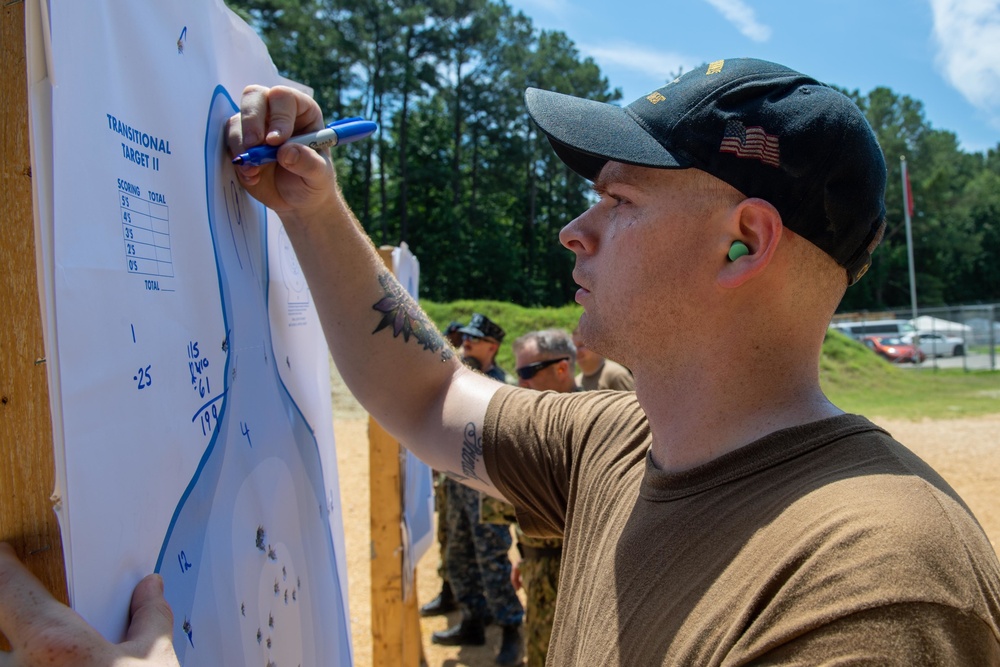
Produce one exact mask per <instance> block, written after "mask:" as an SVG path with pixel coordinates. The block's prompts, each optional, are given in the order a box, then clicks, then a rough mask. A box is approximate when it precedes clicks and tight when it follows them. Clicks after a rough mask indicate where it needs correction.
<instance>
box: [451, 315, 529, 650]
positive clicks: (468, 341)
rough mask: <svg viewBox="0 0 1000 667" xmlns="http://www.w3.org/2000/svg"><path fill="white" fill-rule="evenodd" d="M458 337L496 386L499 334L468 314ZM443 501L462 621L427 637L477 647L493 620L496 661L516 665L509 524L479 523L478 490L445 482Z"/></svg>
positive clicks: (518, 617)
mask: <svg viewBox="0 0 1000 667" xmlns="http://www.w3.org/2000/svg"><path fill="white" fill-rule="evenodd" d="M459 331H460V332H461V333H462V334H463V340H462V354H463V357H464V358H465V359H466V360H467V361H466V363H467V365H470V364H474V363H476V362H478V363H479V365H480V367H481V369H480V370H481V372H482V373H484V374H486V375H489V376H490V377H492V378H494V379H496V380H499V381H500V382H506V381H507V374H506V373H505V372H504V371H503V369H502V368H500V367H499V366H497V365H496V353H497V350H498V349H499V346H500V343H501V342H502V341H503V338H504V336H505V332H504V330H503V329H502V328H500V327H499V326H498V325H497V324H496V323H495V322H493V321H492V320H490V319H489V318H488V317H486V316H485V315H482V314H480V313H473V314H472V319H471V320H470V321H469V324H468V325H467V326H465V327H462V328H461V329H459ZM444 492H445V496H446V500H447V510H446V513H445V516H446V520H447V534H446V540H447V549H446V551H447V553H446V556H445V561H446V567H447V577H448V581H449V583H450V585H451V588H452V590H453V591H454V593H455V597H456V598H457V599H458V601H459V602H460V603H461V605H462V619H461V621H460V622H459V623H458V624H457V625H454V626H452V627H450V628H448V629H447V630H442V631H440V632H435V633H434V634H433V635H431V642H433V643H435V644H442V645H446V646H457V645H483V644H485V643H486V631H485V627H486V625H487V624H488V623H489V622H496V623H497V624H498V625H500V626H501V627H502V629H503V639H502V642H501V645H500V651H499V652H498V654H497V659H496V662H497V664H499V665H517V664H520V663H521V655H522V646H521V624H522V621H523V619H524V608H523V607H522V606H521V600H520V599H519V598H518V597H517V591H515V590H514V586H513V584H512V583H511V581H510V570H511V564H510V559H509V558H508V556H507V552H508V551H509V550H510V546H511V544H512V541H513V540H512V537H511V534H510V526H506V525H503V526H501V525H496V524H490V523H483V522H482V521H480V505H479V492H478V491H476V490H475V489H471V488H469V487H466V486H464V485H462V484H460V483H458V482H456V481H455V480H453V479H451V478H448V479H446V480H445V483H444Z"/></svg>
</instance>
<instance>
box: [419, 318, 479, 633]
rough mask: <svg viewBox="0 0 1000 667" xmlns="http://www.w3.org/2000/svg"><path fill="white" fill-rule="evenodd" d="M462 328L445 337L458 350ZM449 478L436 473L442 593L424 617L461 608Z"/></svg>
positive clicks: (473, 362) (475, 364) (453, 327)
mask: <svg viewBox="0 0 1000 667" xmlns="http://www.w3.org/2000/svg"><path fill="white" fill-rule="evenodd" d="M461 328H462V323H461V322H455V321H454V320H453V321H451V322H449V323H448V326H447V327H445V329H444V331H442V332H441V335H442V336H444V339H445V340H446V341H448V344H449V345H451V346H452V347H453V348H455V349H460V348H461V347H462V332H461V331H459V329H461ZM462 361H464V362H465V365H466V366H468V367H469V368H472V369H473V370H480V368H481V365H480V363H479V361H478V360H477V359H475V358H473V357H464V358H463V359H462ZM447 479H448V478H447V476H446V475H445V474H444V473H442V472H438V471H436V470H435V471H434V511H435V512H437V515H438V524H437V541H438V553H439V554H440V559H441V562H440V564H439V565H438V576H439V577H441V592H440V593H438V595H437V597H435V598H434V599H433V600H431V601H430V602H428V603H427V604H425V605H423V606H422V607H420V615H421V616H440V615H442V614H447V613H448V612H450V611H454V610H455V609H458V601H457V600H455V593H454V591H452V589H451V584H450V583H449V582H448V521H447V512H448V510H447V507H448V494H447V491H446V483H447Z"/></svg>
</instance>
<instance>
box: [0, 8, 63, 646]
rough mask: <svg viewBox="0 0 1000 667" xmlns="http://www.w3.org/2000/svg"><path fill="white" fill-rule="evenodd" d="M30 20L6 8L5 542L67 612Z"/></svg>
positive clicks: (2, 89)
mask: <svg viewBox="0 0 1000 667" xmlns="http://www.w3.org/2000/svg"><path fill="white" fill-rule="evenodd" d="M24 12H25V3H24V2H5V3H3V8H2V14H0V53H2V54H3V60H2V64H3V72H4V74H3V76H0V99H2V100H3V104H0V174H2V178H0V211H3V218H2V220H0V267H2V269H0V313H2V315H0V541H4V542H8V543H10V544H11V545H12V546H13V547H14V549H15V551H17V553H18V555H19V556H20V557H21V558H22V560H24V561H25V563H26V564H27V565H28V567H29V568H30V569H31V570H32V571H33V572H34V573H35V574H36V575H37V576H38V578H39V579H41V580H42V583H44V584H45V586H46V588H48V589H49V590H50V591H52V593H53V595H55V596H56V597H57V598H59V599H60V600H62V601H63V602H65V601H66V599H67V595H66V570H65V566H64V563H63V552H62V541H61V539H60V535H59V524H58V522H57V521H56V516H55V513H54V512H53V511H52V500H51V499H50V496H51V495H52V489H53V485H54V481H53V480H54V477H55V475H54V464H53V461H54V459H53V450H52V419H51V413H50V411H49V385H48V378H47V377H46V370H45V369H46V366H45V344H44V339H43V336H42V319H41V310H40V305H39V303H40V302H39V297H38V284H37V275H38V274H37V273H36V267H35V234H34V222H33V219H32V205H31V156H30V152H29V138H28V83H27V78H28V74H27V61H26V56H25V54H26V51H25V35H24ZM0 644H3V642H2V641H0ZM0 648H6V646H0Z"/></svg>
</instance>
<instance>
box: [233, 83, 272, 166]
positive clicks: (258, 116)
mask: <svg viewBox="0 0 1000 667" xmlns="http://www.w3.org/2000/svg"><path fill="white" fill-rule="evenodd" d="M267 113H268V109H267V88H265V87H263V86H257V85H251V86H247V87H246V88H244V89H243V95H242V96H241V97H240V115H239V120H240V122H239V128H238V131H239V137H240V144H239V145H238V146H235V147H234V146H233V145H232V143H230V146H229V147H230V150H232V149H233V148H238V149H242V148H244V147H245V148H249V147H251V146H256V145H257V144H259V143H261V141H263V140H264V135H265V133H266V132H267ZM230 125H232V123H230ZM231 130H232V131H236V130H237V128H235V127H233V128H231ZM237 152H239V151H237Z"/></svg>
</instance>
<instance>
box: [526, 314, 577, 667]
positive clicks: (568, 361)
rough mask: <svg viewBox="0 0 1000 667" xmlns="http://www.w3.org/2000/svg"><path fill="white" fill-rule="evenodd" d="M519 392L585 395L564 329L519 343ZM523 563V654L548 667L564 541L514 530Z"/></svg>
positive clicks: (530, 664) (532, 666) (534, 665)
mask: <svg viewBox="0 0 1000 667" xmlns="http://www.w3.org/2000/svg"><path fill="white" fill-rule="evenodd" d="M513 347H514V359H515V363H516V364H517V367H516V369H515V372H516V373H517V377H518V386H521V387H525V388H528V389H535V390H537V391H557V392H560V393H569V392H574V391H580V388H579V387H578V386H577V384H576V381H575V380H574V378H573V369H574V361H575V360H576V346H575V345H574V344H573V339H572V338H571V337H570V335H569V333H568V332H566V331H564V330H562V329H546V330H544V331H532V332H530V333H526V334H524V335H523V336H521V337H520V338H518V339H517V340H515V341H514V346H513ZM515 533H516V535H517V551H518V553H520V555H521V560H520V561H519V562H518V563H516V564H515V565H514V567H513V569H512V570H511V581H513V583H514V587H515V588H520V587H522V586H523V587H524V594H525V600H526V605H525V610H524V648H525V663H526V665H527V667H543V665H544V664H545V656H546V655H547V654H548V650H549V640H550V638H551V636H552V621H553V619H554V618H555V611H556V597H557V593H558V590H559V568H560V565H561V563H562V543H563V541H562V538H560V537H535V536H531V535H525V533H524V531H523V530H521V528H520V526H515Z"/></svg>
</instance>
